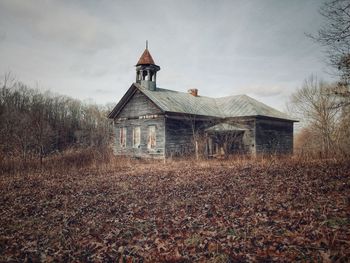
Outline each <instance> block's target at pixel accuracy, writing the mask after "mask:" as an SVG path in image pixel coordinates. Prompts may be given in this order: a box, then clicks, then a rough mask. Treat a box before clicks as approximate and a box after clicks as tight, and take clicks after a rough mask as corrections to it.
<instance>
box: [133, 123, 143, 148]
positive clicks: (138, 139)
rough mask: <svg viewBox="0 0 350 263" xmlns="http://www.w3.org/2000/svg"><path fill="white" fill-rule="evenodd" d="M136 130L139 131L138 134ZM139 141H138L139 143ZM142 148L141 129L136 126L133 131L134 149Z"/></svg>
mask: <svg viewBox="0 0 350 263" xmlns="http://www.w3.org/2000/svg"><path fill="white" fill-rule="evenodd" d="M136 130H138V133H136ZM136 135H137V137H136ZM136 139H137V140H136ZM137 141H138V143H137ZM140 146H141V127H140V126H135V127H133V129H132V147H133V148H140Z"/></svg>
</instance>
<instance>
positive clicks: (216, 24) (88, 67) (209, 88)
mask: <svg viewBox="0 0 350 263" xmlns="http://www.w3.org/2000/svg"><path fill="white" fill-rule="evenodd" d="M322 2H323V1H321V0H292V1H291V0H255V1H243V0H241V1H238V0H237V1H235V0H230V1H214V0H213V1H204V0H198V1H192V0H184V1H179V0H176V1H175V0H174V1H167V0H159V1H153V0H147V1H134V0H128V1H112V0H109V1H108V0H105V1H96V0H95V1H92V0H91V1H89V0H81V1H49V0H0V74H4V73H5V72H9V71H11V72H12V73H13V74H14V75H15V76H16V78H17V79H19V80H21V81H23V82H25V83H26V84H29V85H30V86H33V87H35V86H37V85H38V86H39V88H40V89H43V90H51V91H53V92H56V93H60V94H64V95H69V96H71V97H74V98H79V99H82V100H85V99H89V98H90V99H92V101H94V102H96V103H99V104H105V103H109V102H112V103H117V102H118V100H119V99H120V98H121V96H122V95H123V94H124V93H125V92H126V90H127V89H128V88H129V87H130V85H131V84H132V82H133V81H134V80H135V67H134V65H135V64H136V63H137V60H138V59H139V57H140V55H141V54H142V52H143V51H144V49H145V41H146V40H148V41H149V50H150V52H151V54H152V56H153V58H154V60H155V62H156V64H158V65H159V66H160V67H161V70H160V72H158V75H157V86H159V87H161V88H165V89H174V90H178V91H187V90H188V89H189V88H198V89H199V93H200V94H201V95H204V96H212V97H222V96H228V95H236V94H243V93H244V94H248V95H250V96H252V97H253V98H255V99H258V100H260V101H262V102H264V103H267V104H268V105H270V106H273V107H275V108H277V109H280V110H284V106H285V102H286V101H287V99H288V96H289V95H290V93H291V92H293V91H294V90H295V89H296V88H298V87H299V86H300V85H301V84H302V82H303V80H304V79H305V78H306V77H308V76H309V75H310V74H317V76H318V77H319V78H323V79H324V80H332V79H331V76H330V75H328V74H327V71H328V69H327V66H326V63H325V60H324V54H323V53H322V49H321V48H320V47H319V46H318V45H317V44H316V43H314V42H313V41H311V40H310V39H308V38H307V37H306V36H305V33H315V32H316V31H317V30H318V28H319V27H320V25H321V24H322V22H323V20H322V17H321V16H320V15H319V13H318V10H319V7H320V5H321V4H322Z"/></svg>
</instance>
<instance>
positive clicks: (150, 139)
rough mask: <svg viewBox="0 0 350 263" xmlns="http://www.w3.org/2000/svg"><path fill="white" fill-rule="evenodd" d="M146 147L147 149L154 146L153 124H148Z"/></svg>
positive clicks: (154, 129)
mask: <svg viewBox="0 0 350 263" xmlns="http://www.w3.org/2000/svg"><path fill="white" fill-rule="evenodd" d="M147 148H148V149H154V148H156V126H154V125H152V126H148V142H147Z"/></svg>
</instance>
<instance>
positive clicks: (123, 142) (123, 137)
mask: <svg viewBox="0 0 350 263" xmlns="http://www.w3.org/2000/svg"><path fill="white" fill-rule="evenodd" d="M119 136H120V137H119V139H120V140H119V141H120V147H121V148H125V147H126V127H122V128H120V132H119Z"/></svg>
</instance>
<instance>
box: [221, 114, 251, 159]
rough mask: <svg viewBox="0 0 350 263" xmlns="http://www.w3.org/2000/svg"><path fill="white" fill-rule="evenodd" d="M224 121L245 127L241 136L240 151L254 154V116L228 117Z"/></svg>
mask: <svg viewBox="0 0 350 263" xmlns="http://www.w3.org/2000/svg"><path fill="white" fill-rule="evenodd" d="M225 123H229V124H232V125H234V126H237V127H239V128H242V129H245V131H244V133H243V138H242V144H243V149H242V150H243V151H242V153H248V154H249V153H250V154H255V151H256V145H255V118H254V117H235V118H228V119H226V120H225Z"/></svg>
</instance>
